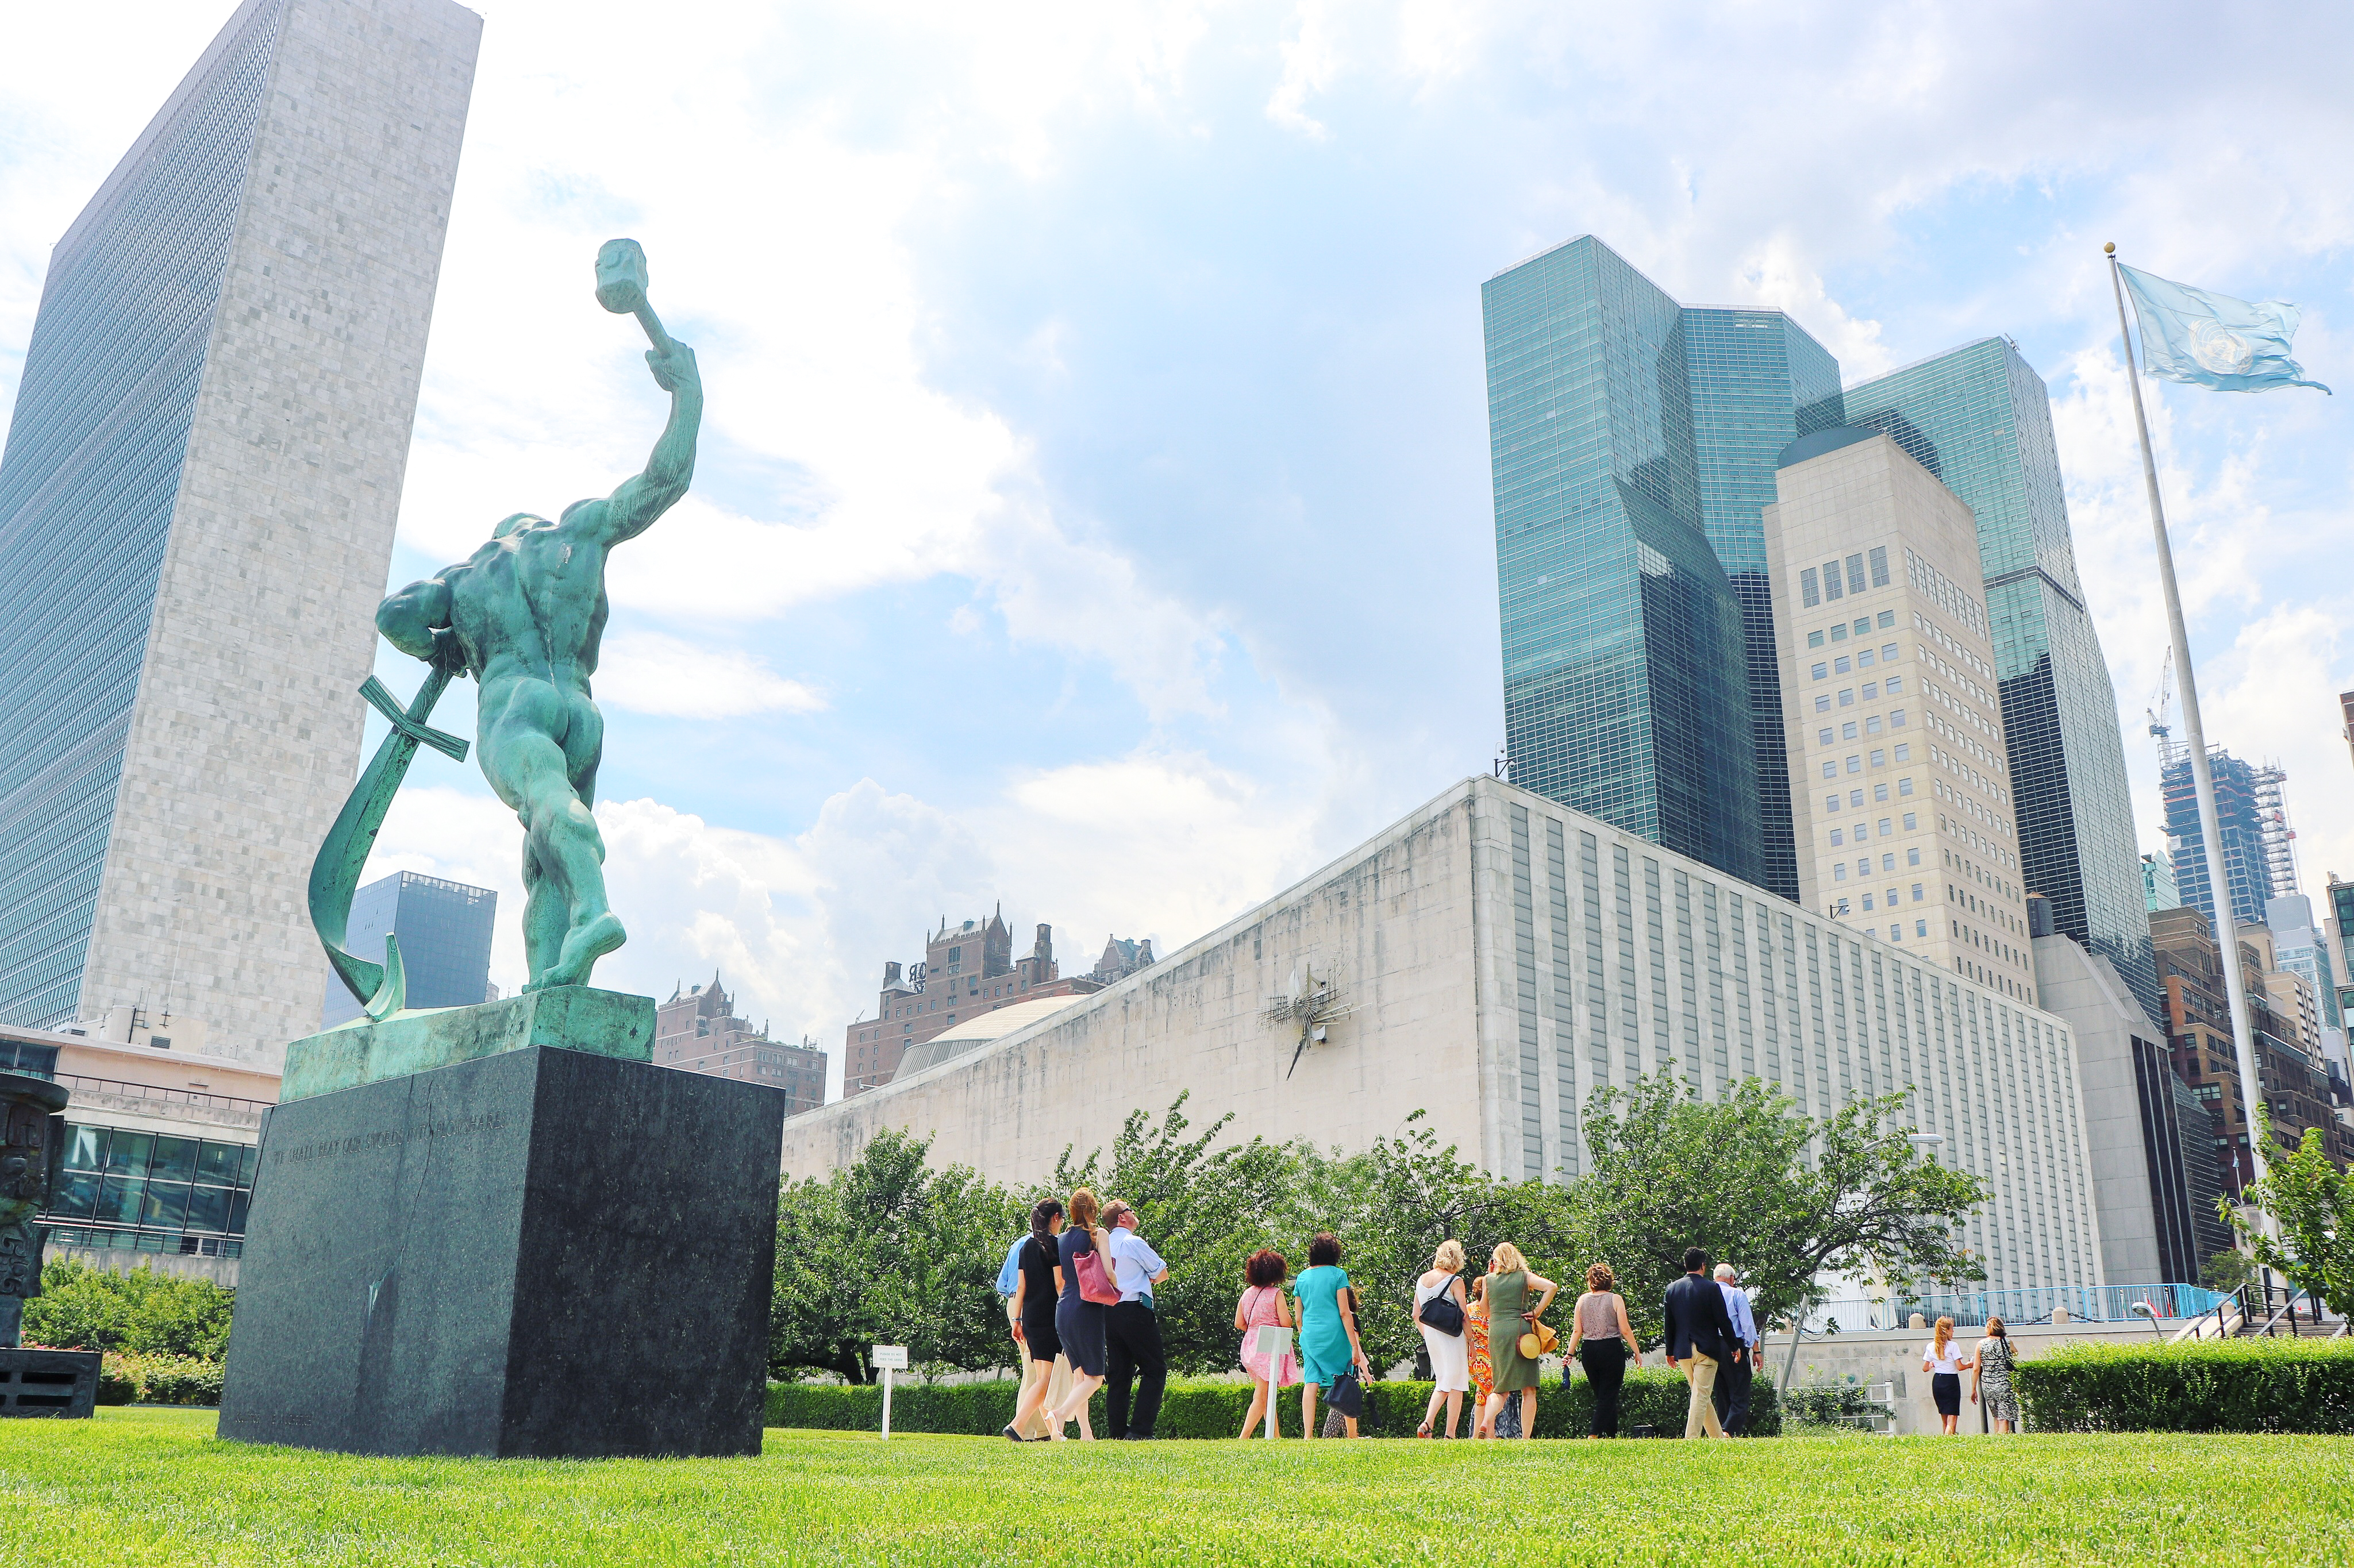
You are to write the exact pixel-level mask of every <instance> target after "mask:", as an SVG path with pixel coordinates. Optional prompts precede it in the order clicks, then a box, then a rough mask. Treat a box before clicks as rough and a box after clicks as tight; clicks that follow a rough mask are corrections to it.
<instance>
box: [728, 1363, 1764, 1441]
mask: <svg viewBox="0 0 2354 1568" xmlns="http://www.w3.org/2000/svg"><path fill="white" fill-rule="evenodd" d="M1020 1389H1021V1385H1020V1384H1019V1383H1014V1382H1013V1381H1012V1380H1010V1379H1007V1380H1002V1381H998V1382H991V1383H912V1384H908V1385H906V1386H902V1387H898V1388H896V1389H894V1390H893V1391H892V1395H891V1429H892V1430H893V1431H895V1432H941V1433H961V1434H964V1435H967V1436H983V1437H986V1436H995V1435H996V1434H997V1433H999V1432H1001V1431H1002V1430H1003V1429H1004V1427H1005V1424H1006V1423H1007V1422H1009V1421H1011V1420H1013V1400H1014V1396H1015V1394H1016V1393H1019V1392H1020ZM1430 1390H1431V1385H1430V1384H1429V1383H1410V1382H1408V1383H1373V1384H1371V1385H1369V1386H1368V1387H1367V1388H1366V1390H1365V1414H1364V1416H1363V1418H1362V1419H1361V1420H1360V1421H1359V1423H1358V1427H1357V1429H1358V1430H1359V1431H1360V1432H1362V1433H1363V1434H1365V1435H1366V1436H1375V1437H1411V1436H1414V1429H1415V1427H1416V1425H1418V1424H1419V1423H1420V1422H1421V1420H1422V1413H1423V1411H1424V1410H1425V1409H1426V1408H1427V1407H1428V1405H1429V1403H1430ZM1688 1397H1689V1396H1688V1393H1687V1391H1686V1389H1685V1385H1684V1380H1683V1379H1682V1378H1681V1377H1679V1376H1677V1375H1676V1374H1675V1373H1674V1372H1666V1371H1652V1372H1628V1374H1627V1388H1626V1392H1625V1393H1624V1394H1623V1395H1622V1396H1621V1398H1620V1400H1619V1415H1618V1429H1619V1431H1620V1432H1622V1433H1627V1432H1631V1431H1633V1430H1634V1428H1636V1427H1637V1426H1645V1425H1648V1426H1656V1427H1658V1428H1659V1433H1660V1435H1661V1436H1681V1435H1682V1433H1683V1429H1684V1410H1685V1405H1686V1401H1687V1399H1688ZM1250 1400H1251V1388H1250V1384H1248V1383H1225V1382H1217V1383H1213V1382H1177V1381H1172V1383H1170V1384H1169V1392H1168V1394H1167V1396H1166V1397H1165V1398H1164V1399H1163V1400H1162V1401H1161V1418H1160V1420H1159V1421H1158V1422H1157V1423H1155V1424H1154V1427H1153V1430H1154V1432H1155V1433H1156V1434H1157V1435H1159V1436H1162V1437H1232V1436H1235V1434H1236V1433H1238V1432H1240V1431H1241V1430H1242V1424H1243V1415H1244V1413H1245V1412H1246V1411H1248V1410H1249V1409H1250ZM1469 1403H1470V1401H1469V1397H1468V1396H1467V1397H1466V1399H1465V1404H1467V1405H1468V1404H1469ZM1749 1407H1750V1418H1749V1430H1750V1432H1751V1434H1752V1435H1753V1436H1760V1437H1772V1436H1778V1435H1779V1434H1780V1432H1781V1430H1782V1421H1781V1412H1780V1408H1779V1405H1778V1403H1777V1401H1776V1398H1775V1394H1774V1385H1773V1384H1771V1383H1767V1382H1765V1380H1764V1379H1762V1378H1761V1379H1759V1380H1758V1381H1757V1382H1756V1383H1754V1384H1752V1385H1751V1388H1750V1396H1749ZM1593 1410H1594V1404H1593V1399H1592V1396H1591V1393H1589V1391H1588V1389H1587V1386H1586V1383H1585V1379H1584V1378H1582V1377H1580V1378H1576V1379H1574V1380H1573V1381H1572V1382H1571V1383H1570V1386H1569V1392H1568V1393H1567V1394H1565V1395H1564V1393H1563V1392H1562V1389H1561V1384H1560V1383H1559V1381H1558V1380H1548V1381H1547V1383H1545V1385H1544V1388H1543V1392H1542V1393H1540V1394H1539V1395H1538V1398H1537V1429H1536V1434H1535V1435H1536V1436H1539V1437H1582V1436H1585V1433H1586V1431H1587V1430H1588V1429H1589V1427H1590V1426H1591V1425H1592V1420H1593ZM1087 1418H1088V1420H1089V1421H1090V1422H1091V1423H1092V1424H1093V1425H1094V1426H1095V1428H1096V1432H1097V1436H1102V1435H1103V1432H1104V1396H1103V1395H1102V1393H1097V1395H1096V1397H1095V1399H1094V1400H1093V1401H1092V1402H1091V1403H1090V1404H1089V1406H1088V1414H1087ZM1319 1419H1321V1406H1319ZM1276 1420H1277V1424H1278V1429H1279V1430H1280V1431H1281V1432H1282V1433H1283V1435H1284V1436H1287V1437H1297V1436H1299V1390H1298V1389H1297V1388H1289V1389H1286V1390H1284V1391H1283V1394H1282V1396H1281V1397H1280V1398H1279V1399H1278V1401H1277V1402H1276ZM768 1424H769V1425H771V1426H801V1427H814V1428H817V1429H820V1430H823V1431H836V1432H874V1431H879V1430H880V1429H881V1427H882V1425H883V1391H882V1390H881V1389H880V1388H877V1387H874V1386H871V1385H852V1384H846V1383H770V1384H769V1405H768ZM1470 1426H1471V1415H1470V1413H1469V1410H1468V1409H1467V1410H1466V1411H1465V1413H1464V1415H1463V1419H1462V1425H1461V1429H1462V1430H1463V1431H1465V1432H1469V1430H1470Z"/></svg>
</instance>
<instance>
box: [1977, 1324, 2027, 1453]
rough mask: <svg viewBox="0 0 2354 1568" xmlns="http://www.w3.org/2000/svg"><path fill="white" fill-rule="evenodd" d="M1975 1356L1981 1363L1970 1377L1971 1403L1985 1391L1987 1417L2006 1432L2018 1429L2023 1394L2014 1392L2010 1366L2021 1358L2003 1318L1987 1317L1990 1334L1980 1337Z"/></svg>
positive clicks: (1995, 1426)
mask: <svg viewBox="0 0 2354 1568" xmlns="http://www.w3.org/2000/svg"><path fill="white" fill-rule="evenodd" d="M1973 1359H1974V1360H1975V1361H1977V1362H1978V1367H1977V1370H1976V1371H1975V1372H1973V1373H1972V1374H1971V1377H1970V1403H1971V1404H1978V1402H1979V1398H1980V1396H1981V1395H1983V1396H1984V1398H1985V1401H1986V1413H1987V1419H1988V1421H1990V1422H1992V1423H1993V1424H1994V1429H1995V1430H1996V1431H1997V1432H2002V1433H2009V1432H2012V1431H2015V1430H2016V1429H2017V1428H2018V1425H2019V1396H2018V1395H2017V1394H2016V1393H2012V1392H2011V1387H2010V1369H2011V1368H2012V1367H2013V1366H2015V1365H2017V1364H2018V1362H2017V1361H2016V1359H2015V1358H2014V1356H2013V1354H2012V1348H2011V1343H2010V1336H2009V1334H2008V1333H2006V1332H2004V1330H2003V1326H2002V1319H1999V1318H1989V1319H1987V1331H1986V1338H1985V1339H1983V1340H1979V1341H1978V1354H1977V1356H1976V1357H1975V1358H1973Z"/></svg>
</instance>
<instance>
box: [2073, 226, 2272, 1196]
mask: <svg viewBox="0 0 2354 1568" xmlns="http://www.w3.org/2000/svg"><path fill="white" fill-rule="evenodd" d="M2103 250H2104V252H2105V254H2106V255H2107V257H2108V259H2109V287H2110V289H2111V290H2112V291H2114V292H2115V294H2116V297H2117V337H2118V339H2119V341H2120V342H2121V343H2122V344H2124V346H2125V351H2126V386H2128V387H2131V388H2132V389H2133V407H2134V424H2135V426H2136V427H2137V428H2138V429H2140V431H2141V476H2142V481H2143V482H2144V483H2145V484H2147V486H2148V489H2149V525H2150V531H2151V532H2152V533H2153V534H2155V535H2157V537H2158V581H2159V582H2160V583H2162V584H2164V585H2165V588H2166V621H2167V625H2168V629H2169V630H2172V632H2173V634H2174V671H2175V674H2176V675H2177V676H2178V677H2179V681H2180V684H2181V687H2182V727H2183V730H2184V732H2185V737H2186V739H2187V740H2188V742H2189V744H2190V780H2191V783H2192V785H2193V786H2194V788H2195V789H2196V791H2197V794H2198V797H2199V836H2200V839H2201V840H2203V841H2204V845H2203V847H2204V848H2205V850H2206V852H2207V888H2208V893H2209V895H2210V898H2211V902H2212V903H2213V905H2214V906H2215V945H2216V947H2217V948H2219V949H2220V952H2221V959H2222V961H2223V991H2224V994H2225V995H2226V996H2227V997H2229V998H2230V1000H2231V1005H2232V1054H2233V1055H2234V1056H2235V1057H2236V1058H2237V1060H2238V1062H2239V1065H2240V1105H2241V1107H2242V1109H2243V1112H2244V1113H2245V1119H2246V1124H2247V1129H2248V1159H2249V1163H2250V1164H2251V1165H2252V1166H2253V1167H2254V1171H2255V1180H2256V1181H2263V1180H2264V1172H2265V1171H2267V1170H2269V1169H2270V1168H2271V1164H2272V1162H2271V1161H2270V1160H2266V1159H2265V1158H2264V1138H2265V1136H2266V1134H2265V1130H2264V1122H2263V1121H2262V1120H2260V1119H2259V1118H2261V1117H2263V1116H2264V1112H2265V1108H2266V1107H2267V1105H2268V1103H2269V1102H2267V1101H2266V1100H2265V1098H2264V1079H2263V1077H2262V1076H2261V1075H2259V1074H2258V1072H2257V1070H2256V1047H2255V1032H2254V1030H2253V1028H2251V1027H2250V1025H2249V1022H2248V991H2247V986H2246V984H2245V982H2244V980H2243V979H2242V976H2241V971H2240V928H2239V921H2238V919H2237V918H2236V917H2235V916H2233V915H2232V882H2231V877H2230V875H2229V874H2227V872H2226V871H2225V869H2224V865H2223V832H2222V829H2221V826H2220V825H2219V824H2218V823H2217V821H2216V820H2215V774H2214V770H2213V769H2212V768H2210V767H2209V766H2208V765H2207V731H2206V728H2205V726H2202V725H2201V724H2200V722H2199V681H2198V678H2197V677H2196V676H2195V675H2193V674H2192V673H2191V670H2190V632H2189V631H2188V630H2185V629H2184V627H2183V624H2182V594H2181V592H2180V590H2179V589H2178V588H2176V587H2175V586H2174V546H2173V545H2172V544H2171V543H2170V542H2169V541H2168V538H2167V534H2166V508H2165V507H2164V505H2162V504H2161V503H2159V501H2158V459H2157V458H2156V457H2155V456H2153V455H2152V453H2151V451H2150V446H2149V419H2148V418H2147V416H2145V415H2144V414H2143V412H2142V406H2141V375H2140V372H2139V371H2137V369H2136V368H2135V367H2134V352H2133V336H2132V334H2131V333H2130V332H2128V331H2127V330H2126V291H2125V281H2124V280H2123V279H2122V278H2121V277H2120V276H2119V275H2118V273H2117V248H2116V246H2115V244H2114V243H2112V244H2109V245H2107V246H2105V247H2103ZM2265 1225H2266V1228H2267V1229H2269V1228H2270V1226H2271V1221H2270V1219H2269V1217H2267V1218H2266V1220H2265Z"/></svg>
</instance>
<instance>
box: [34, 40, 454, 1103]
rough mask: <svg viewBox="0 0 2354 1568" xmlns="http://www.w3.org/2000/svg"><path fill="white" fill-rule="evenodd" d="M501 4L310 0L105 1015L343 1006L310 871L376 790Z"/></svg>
mask: <svg viewBox="0 0 2354 1568" xmlns="http://www.w3.org/2000/svg"><path fill="white" fill-rule="evenodd" d="M481 33H482V20H481V18H480V17H478V16H475V15H474V14H473V13H472V12H471V11H469V10H467V9H465V8H464V7H463V6H461V5H456V4H454V3H452V0H288V5H287V7H286V12H285V16H284V18H283V20H282V22H281V26H280V31H279V40H278V46H277V49H276V52H275V56H274V58H273V61H272V65H271V69H270V85H269V90H268V98H267V101H266V103H265V106H264V108H263V111H262V115H261V120H260V127H259V131H258V133H257V135H256V138H255V144H254V152H253V158H252V162H251V164H250V166H249V170H248V174H247V178H246V185H245V194H244V198H243V206H242V209H241V211H240V213H239V221H238V226H237V230H236V237H235V239H234V241H233V243H232V247H231V252H230V258H229V261H228V274H227V278H226V280H225V282H224V286H223V290H222V296H221V302H220V306H219V309H218V313H217V315H216V317H215V320H214V324H213V332H212V337H211V341H210V345H209V350H208V355H207V363H206V368H205V376H204V380H203V384H202V387H201V389H200V391H199V393H198V396H197V403H196V417H195V419H194V422H193V425H192V429H191V431H190V435H189V442H188V452H187V461H186V468H185V471H184V472H183V475H182V479H181V487H180V493H179V497H178V501H177V503H176V507H175V512H174V516H173V523H172V535H171V540H170V544H169V546H168V547H167V549H166V552H165V556H164V567H163V572H162V577H161V581H160V583H159V585H158V588H157V599H156V606H155V613H154V624H153V629H152V630H151V631H150V633H149V638H148V645H147V652H146V658H145V663H144V666H143V671H142V674H141V680H140V691H139V697H138V701H137V705H136V706H135V709H134V711H133V718H132V725H131V734H130V740H129V745H128V748H127V754H126V756H125V758H124V762H123V772H122V790H121V793H120V796H119V798H118V800H117V803H116V808H115V819H114V827H113V833H112V837H111V842H110V845H109V850H108V855H107V863H106V869H105V873H104V880H103V882H102V884H101V890H100V895H99V906H98V916H97V920H96V924H95V927H94V928H93V930H92V932H91V937H90V950H89V957H88V959H87V961H86V964H85V967H84V969H83V975H82V991H81V1007H80V1011H81V1012H82V1013H83V1015H84V1016H90V1015H92V1014H93V1013H95V1012H102V1011H103V1010H104V1009H106V1008H107V1007H109V1006H111V1005H115V1004H118V1003H122V1002H128V1001H136V1000H144V1001H145V1002H146V1004H147V1006H148V1007H149V1008H151V1009H154V1008H155V1007H157V1006H158V1005H159V1004H160V1003H161V1002H162V1001H164V996H165V990H166V987H167V986H168V988H169V1001H170V1002H171V1004H172V1006H173V1008H174V1010H175V1012H180V1013H185V1014H186V1015H189V1016H194V1017H196V1018H200V1019H202V1020H203V1022H205V1024H206V1025H207V1037H208V1042H209V1044H208V1045H207V1050H208V1051H209V1052H210V1053H212V1054H222V1055H228V1056H234V1057H237V1058H239V1060H243V1061H249V1062H253V1063H257V1064H261V1065H269V1066H270V1067H272V1068H274V1067H275V1065H276V1064H277V1063H278V1061H279V1060H280V1059H281V1055H282V1053H283V1050H284V1046H285V1043H286V1042H287V1041H288V1040H289V1039H292V1038H294V1037H296V1036H299V1035H302V1034H305V1033H311V1032H312V1031H313V1030H314V1029H315V1028H316V1026H317V1023H318V1019H319V1010H320V1004H321V1001H322V991H321V988H322V986H323V983H324V975H325V971H324V969H323V963H322V959H321V957H320V952H319V947H318V943H317V941H316V939H315V938H313V935H312V932H311V929H310V923H309V916H308V911H307V905H306V902H305V896H304V894H305V885H306V883H307V881H308V878H309V875H310V870H311V862H312V859H313V855H314V854H315V853H317V850H318V846H319V842H320V840H321V839H322V838H323V836H324V835H325V833H326V831H327V828H328V826H329V825H330V824H331V823H332V822H333V821H334V816H335V813H336V811H337V810H339V809H340V808H341V806H342V804H343V800H344V799H345V795H346V794H347V792H348V791H349V789H350V788H351V785H352V782H353V779H354V778H355V773H356V771H357V768H358V761H359V746H360V740H361V732H362V727H363V723H362V721H363V718H364V715H365V709H364V707H363V706H362V705H361V703H360V701H359V698H358V696H357V694H356V688H357V687H358V685H359V684H360V683H361V682H362V681H364V680H365V679H366V677H367V673H368V670H369V667H370V664H371V662H372V660H373V657H374V647H375V641H376V627H375V620H374V611H375V608H376V601H377V599H379V598H380V597H381V595H382V593H383V591H384V587H385V578H386V575H387V570H388V567H389V565H390V561H391V553H392V540H393V529H394V524H395V521H396V519H397V517H398V512H399V505H400V489H401V482H402V477H403V474H404V471H405V469H406V466H407V461H408V443H409V435H410V429H411V426H412V423H413V420H414V418H415V414H416V405H417V390H418V383H419V375H420V373H421V371H422V368H423V364H424V356H425V345H426V335H427V328H428V325H429V322H430V320H431V317H432V310H433V297H434V291H435V286H436V284H437V281H438V280H439V276H440V263H441V249H442V242H443V238H444V236H445V234H446V232H447V228H448V224H449V217H450V204H451V191H452V188H453V186H454V184H455V180H456V175H457V166H458V155H459V148H460V144H461V141H462V139H463V135H464V131H465V123H466V113H467V108H468V104H469V101H470V100H471V97H472V87H473V75H474V63H475V56H476V50H477V48H478V46H479V43H480V39H481Z"/></svg>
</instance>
